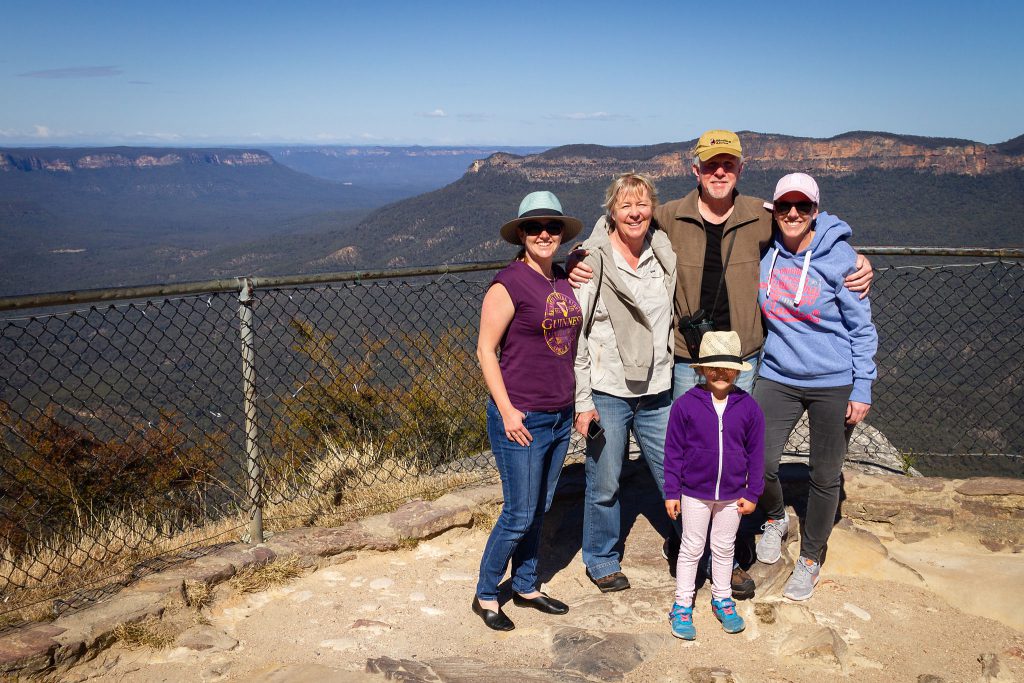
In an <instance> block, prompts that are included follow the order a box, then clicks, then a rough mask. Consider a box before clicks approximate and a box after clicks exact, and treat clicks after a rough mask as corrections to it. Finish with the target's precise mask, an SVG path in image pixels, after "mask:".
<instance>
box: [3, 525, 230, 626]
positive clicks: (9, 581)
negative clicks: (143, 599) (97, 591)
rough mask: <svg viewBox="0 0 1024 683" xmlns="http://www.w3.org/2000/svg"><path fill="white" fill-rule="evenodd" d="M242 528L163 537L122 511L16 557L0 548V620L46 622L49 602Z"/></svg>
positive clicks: (219, 527)
mask: <svg viewBox="0 0 1024 683" xmlns="http://www.w3.org/2000/svg"><path fill="white" fill-rule="evenodd" d="M243 524H244V520H243V519H241V518H239V517H232V518H226V519H222V520H219V521H216V522H207V523H206V524H205V525H203V526H197V527H194V528H191V529H188V530H185V531H182V532H180V533H178V534H176V535H174V536H165V535H163V534H162V533H161V532H160V531H159V530H157V529H154V528H153V527H152V525H151V524H150V523H149V521H148V519H147V517H146V516H144V515H142V516H140V515H137V514H134V513H132V512H131V511H128V510H126V511H122V512H121V513H120V514H115V513H113V512H110V513H106V514H104V515H100V516H99V518H97V519H95V520H93V521H92V522H91V523H90V524H88V525H87V526H86V527H84V528H82V529H78V530H65V531H64V532H63V533H62V534H61V535H54V536H52V537H50V538H48V539H46V540H45V543H43V542H40V543H38V544H35V543H32V544H30V545H29V546H28V547H27V548H25V549H23V550H22V551H21V552H14V551H13V550H12V549H11V548H10V547H9V546H0V594H2V595H4V596H5V598H6V596H10V598H7V599H6V600H5V601H4V602H3V604H2V605H0V610H5V609H6V610H7V611H4V612H3V613H2V614H0V617H5V618H6V620H7V621H9V622H12V623H18V622H21V621H43V620H48V619H52V618H53V617H54V616H56V614H55V613H54V610H53V607H52V606H51V604H50V600H52V599H53V598H56V597H61V596H68V595H69V594H70V593H72V592H75V591H80V590H81V589H82V588H83V587H85V586H89V585H92V584H101V585H102V584H106V583H109V582H110V581H113V580H118V579H124V578H127V577H128V576H130V575H131V572H132V569H133V568H134V567H135V566H136V565H138V563H139V562H141V561H143V560H146V559H148V558H152V557H159V556H161V555H171V554H174V553H176V552H180V551H181V550H182V549H184V548H194V547H198V546H200V545H204V544H210V543H213V542H216V541H218V540H222V539H223V538H224V537H225V536H227V535H229V534H230V535H235V534H236V533H237V530H238V528H239V527H240V526H241V525H243Z"/></svg>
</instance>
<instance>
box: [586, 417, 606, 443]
mask: <svg viewBox="0 0 1024 683" xmlns="http://www.w3.org/2000/svg"><path fill="white" fill-rule="evenodd" d="M602 434H604V427H602V426H601V423H600V422H598V421H597V420H591V421H590V426H589V427H587V438H588V439H596V438H597V437H599V436H601V435H602Z"/></svg>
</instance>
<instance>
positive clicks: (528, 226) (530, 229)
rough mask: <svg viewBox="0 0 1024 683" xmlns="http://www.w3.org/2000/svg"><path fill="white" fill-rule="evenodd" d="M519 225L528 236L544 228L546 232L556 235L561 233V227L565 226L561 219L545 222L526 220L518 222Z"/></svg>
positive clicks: (538, 232) (535, 234) (534, 235)
mask: <svg viewBox="0 0 1024 683" xmlns="http://www.w3.org/2000/svg"><path fill="white" fill-rule="evenodd" d="M519 227H520V228H522V230H523V232H525V233H526V234H527V235H529V236H530V237H536V236H537V235H539V234H541V233H542V232H544V231H545V230H547V232H548V234H549V235H551V236H552V237H557V236H558V235H561V234H562V229H563V228H564V227H565V223H563V222H562V221H547V222H546V223H541V222H540V221H526V222H525V223H520V224H519Z"/></svg>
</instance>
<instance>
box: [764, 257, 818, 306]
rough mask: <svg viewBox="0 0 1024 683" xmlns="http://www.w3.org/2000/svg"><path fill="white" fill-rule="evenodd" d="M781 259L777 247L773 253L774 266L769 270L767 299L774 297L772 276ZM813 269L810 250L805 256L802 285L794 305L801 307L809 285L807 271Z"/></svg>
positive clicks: (801, 277)
mask: <svg viewBox="0 0 1024 683" xmlns="http://www.w3.org/2000/svg"><path fill="white" fill-rule="evenodd" d="M778 257H779V248H778V247H775V249H774V250H773V251H772V264H771V266H769V268H768V291H767V292H766V293H765V298H767V299H771V296H772V274H773V273H774V272H775V259H777V258H778ZM810 268H811V250H810V249H808V250H807V253H806V254H804V267H803V268H801V269H800V283H799V284H798V285H797V287H796V296H794V297H793V305H794V306H799V305H800V300H801V299H802V298H803V296H804V285H805V284H807V271H808V270H810Z"/></svg>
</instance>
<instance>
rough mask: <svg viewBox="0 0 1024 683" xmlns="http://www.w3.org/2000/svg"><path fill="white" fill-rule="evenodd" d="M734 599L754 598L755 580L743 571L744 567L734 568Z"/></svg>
mask: <svg viewBox="0 0 1024 683" xmlns="http://www.w3.org/2000/svg"><path fill="white" fill-rule="evenodd" d="M731 583H732V598H733V600H749V599H750V598H752V597H754V588H755V586H754V580H753V579H752V578H750V574H748V573H746V572H745V571H743V568H742V567H739V566H736V567H733V568H732V582H731Z"/></svg>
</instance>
